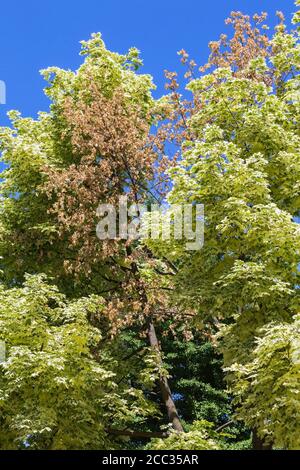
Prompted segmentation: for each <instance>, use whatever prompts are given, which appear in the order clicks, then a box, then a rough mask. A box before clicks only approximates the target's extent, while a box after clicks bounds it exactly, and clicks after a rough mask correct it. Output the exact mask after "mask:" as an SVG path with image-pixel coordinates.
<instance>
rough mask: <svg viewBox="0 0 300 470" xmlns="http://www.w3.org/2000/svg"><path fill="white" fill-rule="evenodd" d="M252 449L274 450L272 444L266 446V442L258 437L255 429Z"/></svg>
mask: <svg viewBox="0 0 300 470" xmlns="http://www.w3.org/2000/svg"><path fill="white" fill-rule="evenodd" d="M252 449H253V450H272V444H266V443H265V441H264V440H263V439H261V438H260V437H259V436H258V434H257V431H256V429H253V431H252Z"/></svg>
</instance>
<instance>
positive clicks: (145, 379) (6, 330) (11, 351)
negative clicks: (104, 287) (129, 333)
mask: <svg viewBox="0 0 300 470" xmlns="http://www.w3.org/2000/svg"><path fill="white" fill-rule="evenodd" d="M0 297H1V307H0V339H1V340H2V341H4V342H5V345H6V359H5V360H4V361H3V362H2V363H1V364H0V422H1V432H0V448H1V449H11V448H12V449H22V448H26V447H29V448H30V449H112V448H118V447H119V445H120V442H118V439H117V438H115V437H114V436H112V435H110V434H108V433H107V428H109V427H110V425H111V422H112V421H113V422H114V423H115V425H117V426H120V427H124V426H130V425H133V424H135V423H136V422H143V420H144V419H145V418H146V417H147V415H148V414H151V415H153V414H155V413H156V411H155V406H154V405H153V403H151V402H150V401H149V400H147V399H146V398H145V396H144V393H143V391H142V388H143V384H146V383H147V385H148V389H149V376H150V373H151V372H152V374H153V371H152V370H153V367H152V363H151V354H149V352H148V351H145V353H146V354H144V357H142V359H141V361H142V362H143V366H142V367H141V369H140V371H139V373H134V371H133V370H132V369H131V374H132V377H133V378H134V381H135V384H136V386H130V384H128V383H126V382H125V383H124V382H121V381H120V377H122V374H123V373H124V371H125V370H126V368H128V367H130V366H131V363H130V360H129V359H126V358H125V353H124V351H123V347H122V341H121V340H120V339H118V340H115V342H113V343H111V344H105V341H104V337H103V335H102V333H101V330H100V329H99V327H98V328H96V327H95V326H93V325H92V324H91V321H90V320H91V317H96V316H99V315H101V312H102V310H103V308H104V300H103V299H101V298H99V297H96V296H92V297H90V298H81V299H79V300H74V301H68V300H67V299H66V297H65V296H64V295H63V294H61V293H59V291H58V289H57V288H56V287H54V286H51V285H49V284H47V282H46V280H45V277H44V276H43V275H36V276H26V281H25V284H24V287H23V288H18V287H16V288H11V289H5V288H3V286H2V287H1V291H0ZM147 362H148V364H147ZM149 362H150V364H151V366H149ZM154 380H155V378H154V379H153V381H154ZM150 382H151V380H150ZM137 384H139V386H138V385H137ZM150 389H151V385H150Z"/></svg>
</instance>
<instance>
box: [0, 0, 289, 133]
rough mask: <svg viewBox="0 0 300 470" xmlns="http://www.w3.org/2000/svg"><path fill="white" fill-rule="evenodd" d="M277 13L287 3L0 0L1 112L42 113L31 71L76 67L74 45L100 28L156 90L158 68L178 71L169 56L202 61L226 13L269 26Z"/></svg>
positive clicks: (1, 117)
mask: <svg viewBox="0 0 300 470" xmlns="http://www.w3.org/2000/svg"><path fill="white" fill-rule="evenodd" d="M278 9H281V10H283V11H284V13H286V16H287V19H288V20H290V18H291V14H292V12H293V11H294V10H295V7H294V3H293V0H284V1H283V0H208V1H205V0H83V1H80V2H79V1H78V0H77V1H71V0H60V1H58V0H42V1H41V0H27V1H26V0H25V1H21V0H17V1H14V2H9V1H6V2H2V4H1V28H0V38H1V40H0V47H1V63H0V80H4V81H5V82H6V86H7V104H6V105H0V125H3V124H6V123H7V119H6V117H5V114H6V112H7V111H8V110H9V109H18V110H20V111H21V112H22V114H23V115H25V116H27V115H30V116H35V115H36V112H37V111H39V110H47V109H48V101H47V99H46V98H45V97H44V96H43V92H42V89H43V87H44V82H43V79H42V78H41V77H40V75H39V70H40V69H42V68H46V67H47V66H50V65H56V66H59V67H63V68H71V69H75V68H77V67H78V65H79V64H80V62H81V58H80V57H79V56H78V52H79V41H80V40H81V39H87V38H88V37H89V36H90V33H92V32H96V31H100V32H101V33H102V34H103V38H104V41H105V42H106V45H107V46H108V47H109V48H110V49H112V50H115V51H118V52H121V53H122V52H124V51H126V50H127V49H128V48H129V47H130V46H136V47H138V48H139V49H140V50H141V52H142V57H143V60H144V68H143V70H144V71H145V72H146V73H150V74H151V75H153V77H154V80H155V82H156V84H157V85H158V90H157V94H162V93H163V83H164V78H163V70H164V69H169V70H174V69H176V68H178V67H179V62H178V56H177V54H176V52H177V51H178V50H179V49H181V48H184V49H186V50H187V51H188V52H190V53H191V55H192V56H193V57H194V58H195V59H196V60H197V63H204V62H205V60H206V57H207V54H208V49H207V44H208V42H209V41H210V40H213V39H217V38H218V36H219V34H220V33H222V32H223V31H224V30H225V26H224V19H225V18H226V17H227V16H228V15H229V13H230V11H231V10H241V11H243V12H247V13H254V12H261V11H267V12H268V13H269V16H270V19H272V22H273V24H274V17H275V11H276V10H278Z"/></svg>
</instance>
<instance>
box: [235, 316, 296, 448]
mask: <svg viewBox="0 0 300 470" xmlns="http://www.w3.org/2000/svg"><path fill="white" fill-rule="evenodd" d="M229 372H232V373H234V374H235V377H236V380H235V382H234V384H233V387H232V388H233V391H234V393H235V395H236V399H235V403H236V405H237V413H238V415H239V417H240V418H241V419H243V420H244V422H245V423H247V424H248V425H249V426H250V427H254V426H257V427H258V429H259V433H260V435H261V437H263V438H267V439H268V438H269V439H270V440H271V442H273V444H274V446H275V447H277V448H285V449H300V435H299V412H300V400H299V390H300V316H299V315H297V316H296V317H295V318H294V320H293V321H292V322H291V323H277V324H276V323H274V324H272V323H270V324H269V325H268V326H266V327H265V328H263V330H262V331H261V338H259V339H258V340H257V342H256V347H255V348H254V350H253V351H252V354H251V356H250V357H249V358H248V362H247V363H246V364H244V365H240V364H233V365H232V366H231V367H230V369H229Z"/></svg>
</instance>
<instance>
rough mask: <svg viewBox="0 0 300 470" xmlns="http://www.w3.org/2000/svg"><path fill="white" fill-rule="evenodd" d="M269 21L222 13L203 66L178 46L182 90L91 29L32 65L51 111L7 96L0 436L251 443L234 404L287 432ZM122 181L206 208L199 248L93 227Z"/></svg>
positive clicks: (137, 191) (292, 103) (281, 207)
mask: <svg viewBox="0 0 300 470" xmlns="http://www.w3.org/2000/svg"><path fill="white" fill-rule="evenodd" d="M297 4H298V5H299V1H297ZM278 18H279V23H278V25H277V27H276V30H275V33H274V34H273V35H270V33H269V32H268V27H267V25H266V15H265V14H261V15H254V16H253V18H250V17H249V16H247V15H243V14H242V13H240V12H234V13H232V14H231V16H230V18H229V19H228V20H227V24H228V25H229V26H231V27H233V35H232V37H231V38H228V37H227V36H226V35H221V37H220V40H219V41H213V42H211V43H210V50H211V54H210V57H209V59H208V62H207V64H206V65H204V66H202V67H200V69H198V70H199V71H200V75H199V73H198V70H197V65H196V62H195V61H193V60H190V58H189V56H188V54H187V52H186V51H184V50H182V51H180V52H179V55H180V57H181V62H182V63H183V65H184V66H186V73H185V78H186V80H187V82H188V83H187V87H186V88H187V90H188V92H190V93H191V94H192V98H191V99H188V98H186V96H187V95H186V93H185V91H183V92H181V90H180V84H179V80H178V76H177V74H176V73H175V72H166V78H167V85H166V88H167V94H166V95H165V96H164V97H162V98H161V99H159V100H154V99H153V97H152V94H151V91H152V89H153V88H154V85H153V83H152V79H151V77H150V76H149V75H143V74H141V73H139V72H138V69H139V67H140V66H141V65H142V62H141V59H140V57H139V53H138V51H137V50H136V49H134V48H132V49H130V50H129V51H128V53H127V54H125V55H120V54H117V53H114V52H111V51H109V50H107V48H106V47H105V44H104V42H103V40H102V38H101V35H100V34H94V35H92V37H91V38H90V39H89V40H88V41H82V51H81V54H82V55H83V57H84V61H83V63H82V65H81V66H80V67H79V69H78V70H77V71H75V72H73V71H66V70H62V69H59V68H56V67H50V68H49V69H47V70H44V71H43V72H42V74H43V76H44V77H45V79H46V80H47V82H48V86H47V88H46V90H45V93H46V95H47V96H48V97H49V98H50V101H51V105H50V110H49V112H47V113H40V114H39V117H38V119H36V120H34V119H31V118H23V117H22V116H21V115H20V114H19V113H18V112H16V111H12V112H10V118H11V121H12V126H11V127H5V128H1V130H0V145H1V151H2V160H3V161H4V162H5V163H6V164H7V169H6V170H5V171H4V173H3V175H2V176H3V181H2V182H1V194H2V199H1V212H0V256H1V281H2V285H1V291H0V297H1V307H0V340H2V341H4V342H5V345H6V353H7V358H6V359H5V361H4V362H3V363H1V365H0V423H1V432H0V447H1V448H24V447H25V448H26V447H29V448H34V449H46V448H47V449H75V448H76V449H77V448H81V449H84V448H86V449H93V448H105V449H112V448H124V447H127V448H128V447H130V446H132V447H133V448H135V447H141V446H142V445H143V444H144V440H145V439H146V440H147V439H148V440H149V439H151V440H150V442H149V443H148V444H147V445H146V448H153V449H166V448H174V449H178V448H180V449H199V450H202V449H224V448H227V449H228V448H238V446H239V445H240V447H246V448H247V446H249V442H248V440H247V437H248V436H249V431H248V429H247V428H245V427H244V425H243V424H239V423H238V421H239V420H240V421H242V422H243V423H244V424H245V425H246V426H247V427H249V428H251V429H252V434H253V444H254V447H259V448H270V447H275V448H278V447H280V448H281V447H283V448H287V449H294V448H299V445H300V444H299V424H298V423H297V420H296V417H297V413H298V411H299V399H298V397H297V389H298V388H299V354H298V353H299V334H298V333H299V332H298V329H299V325H298V323H299V321H298V316H299V315H298V314H299V289H298V286H299V267H298V266H299V250H300V245H299V226H298V225H297V223H296V222H295V217H296V216H298V215H299V201H300V186H299V180H300V178H299V176H300V174H299V173H300V160H299V147H300V135H299V125H298V122H299V68H300V62H299V57H300V54H299V30H298V31H291V32H289V31H288V30H287V27H286V26H285V22H284V18H283V15H282V14H281V13H280V12H279V13H278ZM298 20H299V13H296V14H295V16H294V20H293V21H294V23H295V24H297V22H298ZM154 128H155V131H153V129H154ZM121 196H126V197H127V200H128V203H129V204H131V203H133V204H139V203H145V204H146V205H150V204H151V203H152V202H154V201H155V202H161V201H162V200H164V198H165V197H166V198H167V201H168V203H169V204H185V203H191V204H192V205H194V204H196V203H201V204H204V206H205V224H204V228H205V243H204V246H203V247H202V248H201V249H200V250H195V251H188V250H186V240H185V239H183V240H177V239H172V238H171V239H170V240H165V239H162V237H161V238H158V239H144V240H142V241H141V240H133V239H125V237H122V236H121V235H120V234H118V233H117V234H116V237H115V238H114V239H112V240H111V239H104V240H100V239H99V238H98V237H97V233H96V226H97V223H98V220H99V213H98V214H97V207H98V206H99V204H100V203H105V204H107V203H110V204H112V205H114V206H116V207H117V206H118V204H119V201H120V197H121ZM291 337H292V338H291ZM216 347H218V348H219V349H218V351H219V352H218V354H219V355H220V353H221V354H222V361H223V365H224V368H225V373H226V379H227V381H228V387H229V393H231V394H233V396H234V401H233V404H232V403H231V399H230V396H229V394H228V391H225V390H224V384H223V381H222V377H223V376H222V372H221V370H220V356H219V355H217V353H216V351H215V349H216ZM208 350H209V351H210V353H209V354H210V355H209V358H207V356H206V353H205V351H208ZM193 361H194V362H196V361H202V362H201V364H200V365H199V367H197V365H196V364H195V365H194V363H193ZM204 365H205V367H204ZM200 366H201V367H200ZM183 368H184V370H183ZM189 374H190V375H189ZM274 390H275V392H274ZM224 416H225V418H224ZM70 417H71V418H70ZM74 420H76V422H77V423H78V426H76V427H74ZM207 420H209V421H211V422H210V423H209V422H207ZM161 426H163V427H162V429H160V428H161ZM224 426H225V427H227V426H228V429H229V431H228V432H229V436H228V435H226V434H223V433H222V430H223V428H224ZM230 433H232V434H231V435H230ZM127 438H130V443H129V442H128V441H127V440H126V439H127ZM237 440H239V441H240V442H238V443H236V442H235V441H237Z"/></svg>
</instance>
